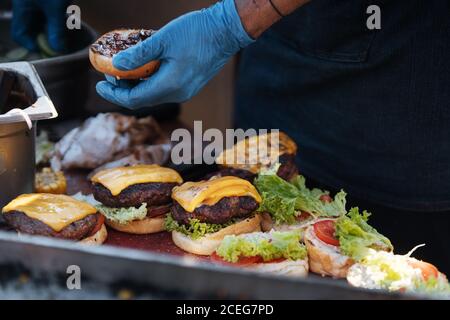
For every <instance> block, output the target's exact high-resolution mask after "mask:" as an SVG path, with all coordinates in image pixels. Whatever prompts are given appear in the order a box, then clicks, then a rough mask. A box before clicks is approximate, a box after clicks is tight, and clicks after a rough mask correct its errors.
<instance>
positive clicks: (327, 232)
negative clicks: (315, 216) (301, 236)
mask: <svg viewBox="0 0 450 320" xmlns="http://www.w3.org/2000/svg"><path fill="white" fill-rule="evenodd" d="M314 232H315V233H316V236H317V238H319V239H320V240H322V241H323V242H325V243H326V244H330V245H332V246H336V247H338V246H339V240H338V239H337V238H336V236H335V235H334V234H335V232H336V225H335V222H334V221H333V220H322V221H319V222H316V223H315V224H314Z"/></svg>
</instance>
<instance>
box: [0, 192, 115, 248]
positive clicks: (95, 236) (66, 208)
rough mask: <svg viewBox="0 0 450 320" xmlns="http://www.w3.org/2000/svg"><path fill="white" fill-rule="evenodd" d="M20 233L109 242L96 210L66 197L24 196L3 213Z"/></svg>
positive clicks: (101, 216)
mask: <svg viewBox="0 0 450 320" xmlns="http://www.w3.org/2000/svg"><path fill="white" fill-rule="evenodd" d="M2 214H3V218H4V219H5V221H6V223H8V224H9V225H10V226H11V227H12V228H14V229H16V230H17V232H19V233H26V234H31V235H39V236H46V237H52V238H58V239H65V240H73V241H80V242H83V243H87V244H101V243H103V242H104V241H105V240H106V238H107V231H106V228H105V225H104V221H105V219H104V217H103V215H101V214H100V213H98V212H97V209H96V208H94V207H93V206H91V205H89V204H87V203H84V202H81V201H77V200H75V199H73V198H71V197H69V196H66V195H55V194H46V193H35V194H24V195H21V196H19V197H17V198H16V199H14V200H13V201H11V202H10V203H9V204H8V205H7V206H6V207H4V208H3V210H2Z"/></svg>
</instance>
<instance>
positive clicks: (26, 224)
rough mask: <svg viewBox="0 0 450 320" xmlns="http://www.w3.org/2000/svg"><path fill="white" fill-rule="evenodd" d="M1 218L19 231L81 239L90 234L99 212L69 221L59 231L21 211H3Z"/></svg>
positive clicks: (60, 237) (67, 238)
mask: <svg viewBox="0 0 450 320" xmlns="http://www.w3.org/2000/svg"><path fill="white" fill-rule="evenodd" d="M3 218H4V219H5V221H6V223H8V224H9V225H10V226H11V227H13V228H14V229H16V230H17V231H18V232H21V233H27V234H32V235H38V236H46V237H52V238H58V239H66V240H82V239H84V238H86V237H88V236H90V233H91V231H92V230H93V229H94V227H95V225H96V224H97V220H98V219H99V218H100V214H99V213H97V214H90V215H88V216H86V217H85V218H83V219H81V220H78V221H75V222H73V223H71V224H70V225H68V226H67V227H65V228H64V229H62V230H61V231H60V232H56V231H55V230H53V229H52V228H50V227H49V226H48V225H46V224H45V223H43V222H42V221H39V220H36V219H33V218H30V217H29V216H27V215H26V214H25V213H23V212H21V211H12V212H8V213H5V214H3Z"/></svg>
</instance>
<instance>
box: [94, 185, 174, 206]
mask: <svg viewBox="0 0 450 320" xmlns="http://www.w3.org/2000/svg"><path fill="white" fill-rule="evenodd" d="M177 185H178V184H177V183H141V184H134V185H132V186H129V187H128V188H126V189H124V190H122V192H121V193H119V194H118V195H117V196H113V195H112V194H111V191H109V189H108V188H106V187H104V186H103V185H102V184H99V183H95V184H94V185H93V194H94V198H95V200H97V201H99V202H101V203H103V204H104V205H105V206H107V207H111V208H129V207H140V206H141V205H142V204H143V203H144V202H145V203H147V207H151V206H161V205H165V204H168V203H170V202H171V201H172V199H171V194H172V189H173V188H174V187H175V186H177Z"/></svg>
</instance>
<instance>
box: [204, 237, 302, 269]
mask: <svg viewBox="0 0 450 320" xmlns="http://www.w3.org/2000/svg"><path fill="white" fill-rule="evenodd" d="M211 259H212V261H215V262H218V263H220V264H224V265H227V266H233V267H234V266H235V267H241V268H245V269H249V270H254V271H258V272H265V273H273V274H278V275H284V276H297V277H305V276H307V275H308V268H309V266H308V254H307V252H306V247H305V245H304V244H302V243H301V234H300V233H299V232H297V231H285V232H280V231H271V232H267V233H263V232H255V233H249V234H242V235H239V236H226V237H225V238H224V239H223V241H222V243H221V244H220V246H219V247H218V248H217V250H216V252H214V253H213V254H212V256H211Z"/></svg>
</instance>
